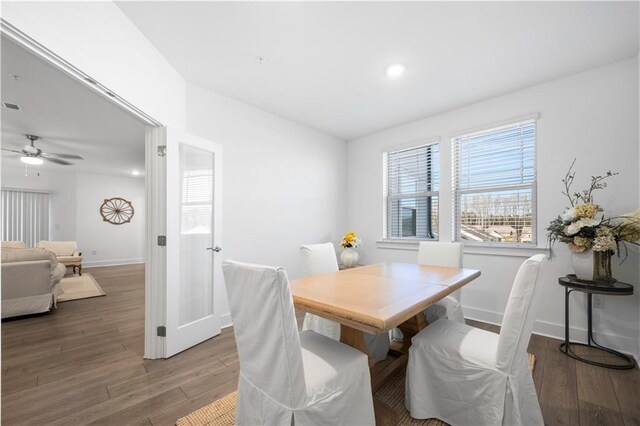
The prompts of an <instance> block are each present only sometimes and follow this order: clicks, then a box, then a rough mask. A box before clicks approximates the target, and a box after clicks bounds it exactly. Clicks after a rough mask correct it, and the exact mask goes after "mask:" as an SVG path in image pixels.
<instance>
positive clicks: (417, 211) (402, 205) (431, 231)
mask: <svg viewBox="0 0 640 426" xmlns="http://www.w3.org/2000/svg"><path fill="white" fill-rule="evenodd" d="M383 161H384V165H383V167H384V198H385V209H384V211H385V215H384V216H385V233H384V234H385V235H384V237H385V238H387V239H401V238H405V239H437V238H438V190H439V187H440V171H439V167H440V164H439V163H440V147H439V145H438V144H437V143H432V144H428V145H421V146H417V147H412V148H408V149H402V150H398V151H390V152H385V153H384V155H383Z"/></svg>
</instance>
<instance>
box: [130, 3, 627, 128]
mask: <svg viewBox="0 0 640 426" xmlns="http://www.w3.org/2000/svg"><path fill="white" fill-rule="evenodd" d="M118 6H119V7H120V8H121V10H122V11H123V12H124V13H125V14H126V15H127V16H128V17H129V19H130V20H131V21H132V22H133V23H134V24H135V25H136V26H137V27H138V28H139V29H140V30H141V31H142V33H144V35H145V36H146V37H147V38H148V39H149V40H150V41H151V42H152V43H153V44H154V45H155V47H156V48H157V49H158V50H159V51H160V53H162V54H163V55H164V56H165V57H166V58H167V60H168V61H169V62H170V63H171V64H172V65H173V66H174V67H175V68H176V69H177V70H178V72H180V73H181V74H182V76H183V77H184V78H185V79H186V80H187V81H190V82H192V83H195V84H198V85H201V86H204V87H207V88H209V89H212V90H214V91H217V92H219V93H221V94H223V95H227V96H229V97H232V98H235V99H238V100H240V101H243V102H246V103H248V104H251V105H255V106H257V107H259V108H262V109H264V110H266V111H269V112H271V113H274V114H278V115H280V116H282V117H285V118H288V119H290V120H293V121H296V122H298V123H301V124H304V125H306V126H309V127H312V128H316V129H318V130H320V131H322V132H325V133H327V134H330V135H334V136H337V137H339V138H342V139H345V140H352V139H354V138H358V137H361V136H365V135H368V134H371V133H374V132H376V131H379V130H383V129H386V128H389V127H393V126H396V125H399V124H402V123H406V122H409V121H413V120H416V119H419V118H425V117H428V116H432V115H435V114H438V113H441V112H444V111H448V110H451V109H454V108H458V107H461V106H464V105H468V104H471V103H474V102H478V101H481V100H484V99H487V98H491V97H495V96H498V95H501V94H505V93H509V92H512V91H514V90H518V89H522V88H525V87H529V86H532V85H536V84H539V83H542V82H545V81H548V80H552V79H555V78H559V77H562V76H566V75H570V74H573V73H576V72H579V71H582V70H586V69H591V68H595V67H598V66H601V65H605V64H609V63H612V62H615V61H618V60H622V59H624V58H629V57H632V56H635V55H636V54H637V53H638V47H639V45H638V27H639V22H638V21H639V19H638V16H639V14H638V2H619V3H618V2H608V1H607V2H396V3H393V2H256V3H250V2H129V1H127V2H118ZM257 56H261V57H263V58H264V61H263V63H262V64H260V63H258V61H257V60H256V57H257ZM393 63H402V64H404V65H405V66H406V73H405V75H404V76H402V77H401V78H399V79H396V80H391V79H389V78H388V77H387V76H386V74H385V69H386V67H387V66H388V65H390V64H393Z"/></svg>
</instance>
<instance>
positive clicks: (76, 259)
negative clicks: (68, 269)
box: [57, 256, 82, 266]
mask: <svg viewBox="0 0 640 426" xmlns="http://www.w3.org/2000/svg"><path fill="white" fill-rule="evenodd" d="M57 258H58V262H60V263H64V264H65V265H67V266H71V265H74V266H78V265H80V264H81V263H82V256H57Z"/></svg>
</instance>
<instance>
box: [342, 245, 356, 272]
mask: <svg viewBox="0 0 640 426" xmlns="http://www.w3.org/2000/svg"><path fill="white" fill-rule="evenodd" d="M340 263H342V266H344V267H345V268H353V267H354V266H356V265H357V264H358V252H357V251H355V250H354V249H352V248H351V247H346V248H345V249H344V250H342V253H340Z"/></svg>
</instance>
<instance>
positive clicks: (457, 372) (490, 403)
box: [405, 254, 544, 425]
mask: <svg viewBox="0 0 640 426" xmlns="http://www.w3.org/2000/svg"><path fill="white" fill-rule="evenodd" d="M543 260H544V255H543V254H538V255H535V256H533V257H531V258H529V259H527V260H526V261H525V262H524V263H523V264H522V266H520V269H519V270H518V273H517V275H516V278H515V280H514V282H513V287H512V288H511V294H510V296H509V300H508V302H507V307H506V309H505V313H504V319H503V321H502V328H501V330H500V334H496V333H492V332H489V331H485V330H480V329H477V328H473V327H470V326H468V325H465V324H462V323H459V322H456V321H451V320H446V319H443V320H439V321H436V322H435V323H433V324H430V325H429V326H428V327H426V328H425V329H423V330H422V331H420V332H419V333H418V334H416V335H415V336H414V337H413V339H412V340H411V342H412V345H411V348H410V349H409V364H408V366H407V376H406V382H405V405H406V407H407V410H409V412H410V414H411V417H413V418H416V419H426V418H432V417H435V418H438V419H440V420H442V421H444V422H446V423H449V424H452V425H542V424H544V422H543V419H542V413H541V411H540V405H539V404H538V397H537V395H536V389H535V386H534V383H533V378H532V376H531V372H530V371H529V369H528V365H527V352H526V351H527V346H528V343H529V338H530V337H531V330H532V328H533V322H534V319H535V312H536V308H535V307H536V294H537V288H538V287H539V284H538V282H539V281H540V277H541V274H540V265H541V264H542V261H543Z"/></svg>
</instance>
